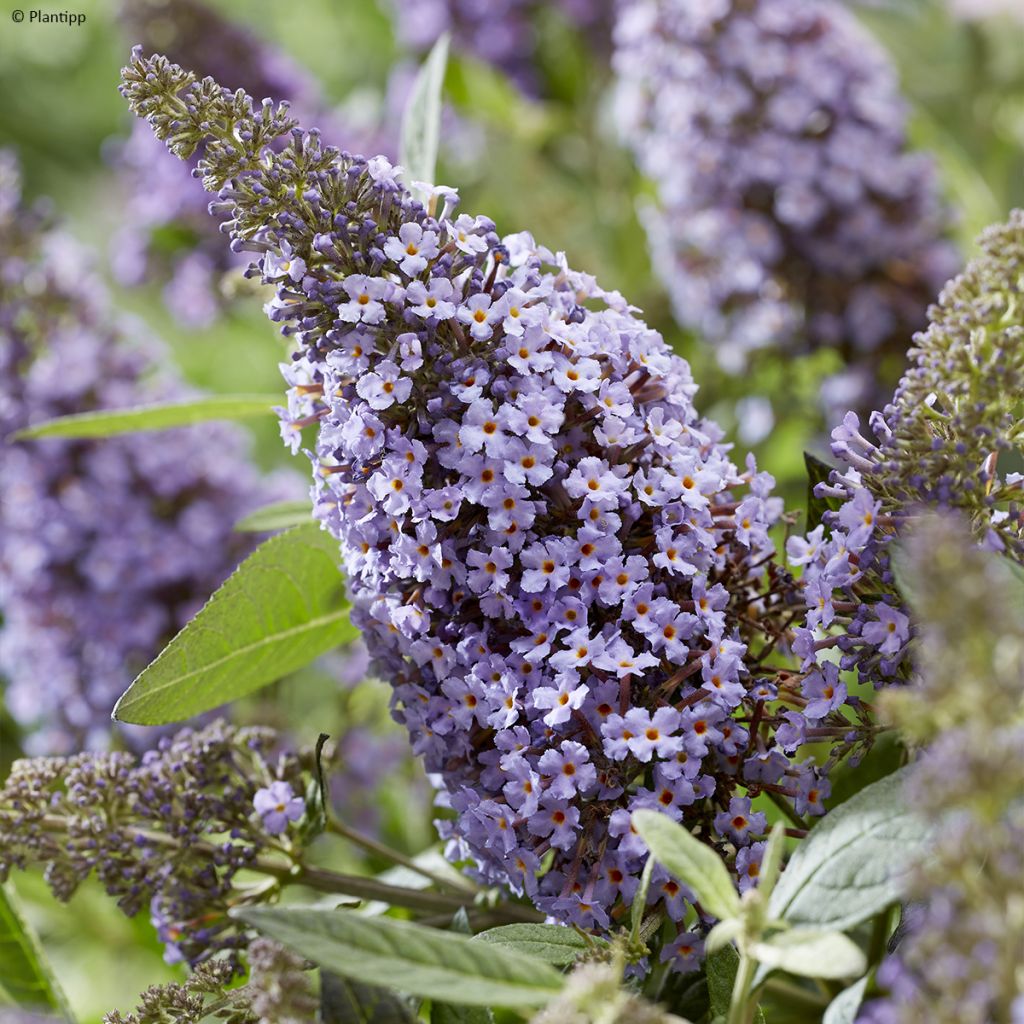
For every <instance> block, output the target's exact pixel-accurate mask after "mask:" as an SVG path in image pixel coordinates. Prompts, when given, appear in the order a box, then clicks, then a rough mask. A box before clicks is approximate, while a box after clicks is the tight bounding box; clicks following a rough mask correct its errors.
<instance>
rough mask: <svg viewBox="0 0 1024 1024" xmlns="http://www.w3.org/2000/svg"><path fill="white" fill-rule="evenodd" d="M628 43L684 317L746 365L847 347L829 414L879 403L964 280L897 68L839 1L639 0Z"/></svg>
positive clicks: (650, 226) (654, 225)
mask: <svg viewBox="0 0 1024 1024" xmlns="http://www.w3.org/2000/svg"><path fill="white" fill-rule="evenodd" d="M615 42H616V52H615V55H614V67H615V71H616V73H617V76H618V79H619V87H618V97H617V109H618V120H619V124H620V130H621V132H622V134H623V136H624V138H625V139H626V141H627V143H628V144H629V145H630V146H631V148H632V149H633V151H634V152H635V154H636V159H637V161H638V162H639V164H640V167H641V169H642V170H643V171H644V172H645V173H646V174H647V175H648V176H649V177H650V178H651V179H653V181H654V182H655V184H656V186H657V193H658V200H657V203H656V204H655V205H654V206H651V207H650V208H648V209H647V211H646V215H645V218H644V219H645V223H646V227H647V232H648V237H649V242H650V246H651V252H652V258H653V263H654V267H655V270H656V272H657V273H658V274H659V275H660V277H661V278H662V280H663V281H664V282H665V285H666V287H667V288H668V290H669V292H670V294H671V298H672V301H673V305H674V309H675V315H676V317H677V319H678V320H679V321H680V323H681V324H683V325H684V326H686V327H689V328H692V329H694V330H696V331H698V332H699V333H700V334H701V335H702V336H703V337H704V338H705V340H707V341H708V342H709V343H710V344H712V345H714V346H715V348H716V351H717V354H718V357H719V359H720V361H721V362H722V364H723V366H725V367H726V368H727V369H730V370H732V371H738V370H740V369H742V367H743V366H744V365H745V364H746V362H747V360H748V357H750V356H751V354H752V353H754V352H755V351H757V350H759V349H762V348H764V347H766V346H777V347H779V348H781V349H783V350H784V351H788V352H804V351H809V350H814V349H818V348H831V349H835V350H836V351H837V352H838V353H839V354H840V356H841V358H842V359H843V361H844V363H845V364H846V369H845V370H844V371H843V373H842V374H840V375H839V376H838V377H835V378H832V379H830V380H829V381H827V382H826V384H825V389H824V394H823V398H824V400H825V404H826V406H827V407H828V408H829V409H830V410H837V409H838V410H839V414H840V415H841V413H842V411H843V410H846V409H850V408H856V409H859V410H863V411H870V410H871V409H873V408H876V407H877V405H878V404H880V402H881V401H884V400H885V398H886V397H887V394H888V391H887V389H888V388H889V387H891V385H892V383H893V381H894V380H895V379H896V377H897V375H898V374H899V372H900V370H901V369H902V365H903V356H904V353H905V351H906V347H907V339H908V338H909V337H910V336H911V334H912V333H913V331H915V330H917V329H918V328H920V327H922V326H923V325H924V318H923V312H924V309H925V308H926V306H927V304H928V302H930V301H931V300H932V298H933V297H934V295H935V294H936V293H937V291H938V289H939V287H940V286H941V284H942V282H943V281H944V280H946V278H947V277H949V276H950V275H951V274H952V273H953V272H954V270H955V257H954V254H953V251H952V250H951V248H950V246H949V245H948V244H947V243H946V242H945V241H944V240H943V235H944V233H945V232H946V230H947V228H948V226H949V215H948V212H947V210H946V209H945V208H944V206H943V204H942V202H941V201H940V198H939V195H938V189H937V184H936V181H935V175H934V170H933V167H932V164H931V161H930V160H929V159H928V158H927V157H925V156H923V155H920V154H912V153H909V152H907V137H906V111H905V106H904V104H903V103H902V101H901V99H900V96H899V91H898V83H897V80H896V73H895V71H894V69H893V68H892V66H891V64H890V63H889V61H888V58H887V57H886V56H885V54H884V53H883V52H882V51H881V49H880V48H879V47H878V46H877V45H876V44H875V43H874V41H873V40H872V39H871V38H870V37H869V36H868V35H867V34H866V33H865V32H864V31H863V30H862V29H861V28H860V27H859V26H858V25H857V23H856V21H855V19H854V17H853V15H852V14H850V13H849V12H848V11H847V10H845V9H844V8H843V6H842V5H841V4H840V3H836V2H832V0H750V2H747V0H744V2H740V0H625V2H624V3H623V4H622V5H621V7H620V9H619V14H618V21H617V25H616V30H615ZM879 394H881V395H882V397H881V398H879V397H878V396H879ZM832 421H833V422H834V419H833V420H832Z"/></svg>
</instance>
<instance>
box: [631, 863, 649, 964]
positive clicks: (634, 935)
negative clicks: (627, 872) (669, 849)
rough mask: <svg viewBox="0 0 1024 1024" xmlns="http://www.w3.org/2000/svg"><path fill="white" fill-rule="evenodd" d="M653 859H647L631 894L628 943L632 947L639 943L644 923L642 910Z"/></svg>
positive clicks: (644, 904)
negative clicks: (637, 883) (635, 888)
mask: <svg viewBox="0 0 1024 1024" xmlns="http://www.w3.org/2000/svg"><path fill="white" fill-rule="evenodd" d="M654 865H655V858H654V857H648V858H647V863H646V864H645V865H644V869H643V871H642V872H641V874H640V884H639V885H638V886H637V890H636V892H635V893H633V904H632V906H631V907H630V908H629V941H630V942H632V943H633V944H634V945H635V944H637V943H638V942H639V941H640V929H641V927H642V926H643V923H644V910H645V909H646V907H647V893H648V892H649V891H650V888H651V875H652V874H653V872H654Z"/></svg>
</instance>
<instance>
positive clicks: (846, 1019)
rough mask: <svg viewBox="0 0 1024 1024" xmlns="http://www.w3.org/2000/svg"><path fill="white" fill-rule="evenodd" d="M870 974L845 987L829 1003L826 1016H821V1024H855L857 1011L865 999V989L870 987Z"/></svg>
mask: <svg viewBox="0 0 1024 1024" xmlns="http://www.w3.org/2000/svg"><path fill="white" fill-rule="evenodd" d="M868 977H869V976H868V975H865V976H864V977H863V978H861V979H860V981H856V982H854V983H853V984H852V985H851V986H850V987H849V988H844V989H843V991H842V992H840V993H839V995H837V996H836V997H835V999H833V1000H832V1002H831V1003H829V1004H828V1009H827V1010H826V1011H825V1016H824V1017H822V1018H821V1024H853V1022H854V1021H855V1020H856V1019H857V1011H858V1010H859V1009H860V1004H861V1003H862V1002H863V1000H864V990H865V989H866V988H867V987H868Z"/></svg>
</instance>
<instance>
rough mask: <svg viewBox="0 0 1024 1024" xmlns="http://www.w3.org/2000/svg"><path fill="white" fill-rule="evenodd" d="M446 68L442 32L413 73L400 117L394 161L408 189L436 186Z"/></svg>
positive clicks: (445, 46) (444, 39) (446, 58)
mask: <svg viewBox="0 0 1024 1024" xmlns="http://www.w3.org/2000/svg"><path fill="white" fill-rule="evenodd" d="M447 65H448V34H447V33H445V34H444V35H442V36H441V38H440V39H438V41H437V42H436V43H434V48H433V49H432V50H431V51H430V53H429V54H428V55H427V59H426V60H425V61H424V62H423V65H422V67H421V68H420V70H419V72H418V73H417V75H416V80H415V81H414V82H413V86H412V92H411V93H410V94H409V101H408V103H407V105H406V108H405V110H404V112H403V114H402V132H401V142H400V145H399V159H398V162H399V163H400V164H401V165H402V167H403V168H405V181H406V182H407V183H408V185H409V187H410V188H412V187H413V184H412V183H413V182H414V181H418V182H424V183H426V184H428V185H434V184H436V182H435V180H434V178H435V175H436V167H437V148H438V144H439V142H440V139H441V91H442V89H443V87H444V74H445V68H446V67H447ZM414 194H415V189H414ZM418 198H424V197H423V196H418Z"/></svg>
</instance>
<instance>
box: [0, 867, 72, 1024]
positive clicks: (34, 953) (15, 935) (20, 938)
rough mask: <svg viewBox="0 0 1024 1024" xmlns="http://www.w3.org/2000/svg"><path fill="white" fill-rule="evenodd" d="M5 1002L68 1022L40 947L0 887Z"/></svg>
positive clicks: (0, 985) (0, 999) (0, 981)
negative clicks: (51, 1014)
mask: <svg viewBox="0 0 1024 1024" xmlns="http://www.w3.org/2000/svg"><path fill="white" fill-rule="evenodd" d="M5 1002H6V1003H7V1004H8V1005H14V1006H23V1007H26V1008H31V1009H35V1010H50V1011H52V1012H55V1013H56V1014H58V1015H59V1016H61V1017H63V1018H65V1019H66V1020H69V1021H70V1020H71V1019H72V1016H71V1011H70V1009H69V1008H68V1005H67V1002H66V1000H65V999H64V994H63V992H61V989H60V986H59V985H58V984H57V980H56V979H55V978H54V976H53V973H52V971H51V970H50V966H49V964H48V963H47V962H46V957H45V955H44V954H43V950H42V947H41V946H40V945H39V943H38V941H37V940H36V938H35V936H34V935H33V934H32V932H31V930H30V929H29V927H28V925H27V924H26V923H25V921H24V920H22V917H21V914H20V913H19V911H18V908H17V905H16V902H15V897H14V894H13V892H12V890H11V888H10V886H7V885H0V1005H2V1004H4V1003H5Z"/></svg>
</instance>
